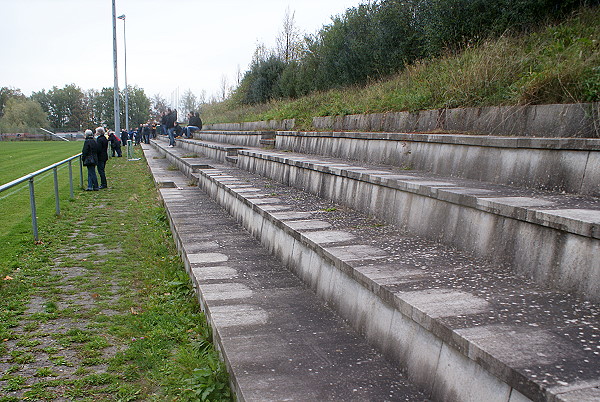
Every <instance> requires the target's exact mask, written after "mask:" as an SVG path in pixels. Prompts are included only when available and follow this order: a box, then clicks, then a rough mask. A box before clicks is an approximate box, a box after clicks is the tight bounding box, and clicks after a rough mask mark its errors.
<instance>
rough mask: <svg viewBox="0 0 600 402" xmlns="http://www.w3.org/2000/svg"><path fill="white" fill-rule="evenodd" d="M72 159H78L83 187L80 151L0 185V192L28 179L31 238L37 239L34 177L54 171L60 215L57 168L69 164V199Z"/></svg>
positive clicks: (57, 209)
mask: <svg viewBox="0 0 600 402" xmlns="http://www.w3.org/2000/svg"><path fill="white" fill-rule="evenodd" d="M74 159H79V179H80V185H81V187H83V164H82V163H81V153H79V154H77V155H74V156H71V157H70V158H67V159H65V160H63V161H60V162H57V163H55V164H53V165H50V166H47V167H45V168H43V169H40V170H38V171H35V172H33V173H29V174H28V175H25V176H23V177H21V178H19V179H16V180H13V181H11V182H10V183H6V184H4V185H2V186H0V193H2V192H3V191H6V190H8V189H10V188H12V187H15V186H18V185H19V184H21V183H25V182H26V181H29V203H30V205H31V224H32V227H33V238H34V239H35V241H38V240H39V236H38V225H37V210H36V207H35V185H34V179H35V177H36V176H39V175H41V174H43V173H46V172H49V171H50V170H53V171H54V198H55V200H56V215H60V197H59V193H58V168H59V167H60V166H62V165H64V164H68V165H69V185H70V195H71V199H73V198H75V196H74V193H73V166H72V164H73V163H72V162H73V160H74Z"/></svg>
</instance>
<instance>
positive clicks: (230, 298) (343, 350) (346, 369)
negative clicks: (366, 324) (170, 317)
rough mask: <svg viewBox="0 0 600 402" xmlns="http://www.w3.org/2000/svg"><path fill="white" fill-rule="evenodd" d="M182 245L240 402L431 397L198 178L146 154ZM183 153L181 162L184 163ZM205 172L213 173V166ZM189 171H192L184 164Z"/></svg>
mask: <svg viewBox="0 0 600 402" xmlns="http://www.w3.org/2000/svg"><path fill="white" fill-rule="evenodd" d="M143 147H144V152H145V155H146V159H147V161H148V164H149V166H150V168H151V170H152V173H153V175H154V176H155V178H156V180H157V183H159V184H160V183H170V186H169V188H165V187H164V186H160V185H159V191H160V194H161V196H162V198H163V201H164V205H165V208H166V210H167V212H168V215H169V219H170V224H171V227H172V229H173V234H174V238H175V240H176V243H177V246H178V248H179V250H180V252H181V255H182V258H183V260H184V262H185V266H186V269H187V270H188V272H189V274H190V276H191V277H192V279H193V281H194V284H195V286H196V290H197V293H198V296H199V298H200V301H201V304H202V307H203V309H204V311H205V313H206V315H207V318H208V320H209V322H210V323H211V326H212V328H213V332H214V340H215V342H216V344H217V345H218V347H219V348H220V350H221V353H222V356H223V358H224V361H225V362H226V364H227V367H228V370H229V373H230V375H231V383H232V386H233V389H234V391H235V393H236V397H237V400H240V401H281V400H313V401H317V400H344V401H346V400H348V401H351V400H356V401H358V400H382V401H384V400H390V401H391V400H394V401H396V400H406V401H423V400H426V397H425V396H424V395H423V394H422V393H421V392H420V391H418V389H417V388H416V387H415V386H414V385H411V384H410V383H409V381H408V380H407V379H406V376H404V375H403V374H402V373H401V372H400V370H399V369H398V368H396V367H395V366H394V365H393V364H391V363H390V362H388V361H387V360H386V359H385V358H384V357H383V356H382V355H381V354H380V353H378V352H376V351H375V350H374V349H373V348H372V347H370V346H369V345H368V344H367V343H366V342H365V340H364V339H362V338H361V337H360V336H358V335H357V334H356V333H355V332H354V331H353V330H352V329H351V328H350V327H349V326H348V325H347V324H345V323H344V322H343V321H342V320H341V319H340V318H338V317H336V316H335V314H333V312H332V311H331V310H330V309H329V308H327V307H325V306H324V305H323V303H322V302H321V301H319V300H318V299H317V297H316V296H315V294H314V293H312V292H311V291H310V290H308V289H306V287H305V286H304V284H303V283H302V282H301V281H300V280H299V279H298V278H296V277H295V276H294V275H293V274H292V273H291V272H290V271H289V270H287V269H285V268H283V267H282V266H281V264H280V263H279V262H278V261H276V259H275V258H274V257H272V256H270V255H269V253H268V252H267V251H266V250H265V249H264V248H262V247H261V246H260V244H259V243H258V242H257V241H256V240H254V239H252V238H251V237H250V236H249V235H248V233H247V232H246V231H245V230H243V229H242V228H241V227H239V226H238V225H237V224H236V223H235V222H234V221H233V220H232V219H231V218H230V217H229V216H227V215H226V213H225V212H224V211H223V209H222V208H220V207H219V206H218V205H217V204H215V203H214V202H213V201H211V200H210V199H208V197H207V196H206V194H205V193H204V192H202V191H201V190H200V189H199V188H198V187H195V186H194V187H191V186H189V176H186V175H184V172H183V171H187V174H188V175H192V174H194V173H192V169H191V168H189V165H194V164H196V163H198V162H199V161H200V159H198V158H195V159H194V158H181V161H183V162H184V163H185V165H188V168H185V169H180V170H176V169H173V168H172V167H173V166H174V165H175V164H174V163H173V161H171V160H168V159H164V158H162V157H161V156H160V155H158V154H157V153H156V151H154V150H153V149H150V148H147V147H146V146H145V145H144V146H143ZM181 155H182V153H180V156H181ZM204 165H207V163H206V161H205V163H204ZM181 166H184V165H183V164H182V165H181Z"/></svg>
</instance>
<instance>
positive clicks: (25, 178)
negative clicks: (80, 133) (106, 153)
mask: <svg viewBox="0 0 600 402" xmlns="http://www.w3.org/2000/svg"><path fill="white" fill-rule="evenodd" d="M80 156H81V152H80V153H78V154H77V155H73V156H71V157H70V158H67V159H65V160H62V161H60V162H56V163H54V164H52V165H50V166H46V167H45V168H42V169H40V170H37V171H35V172H33V173H29V174H27V175H25V176H23V177H20V178H18V179H16V180H13V181H11V182H9V183H6V184H3V185H1V186H0V193H1V192H3V191H5V190H8V189H9V188H11V187H14V186H16V185H18V184H21V183H24V182H26V181H28V180H29V179H31V178H32V177H35V176H39V175H40V174H42V173H46V172H47V171H49V170H52V169H54V168H56V167H59V166H60V165H63V164H65V163H67V162H69V161H72V160H73V159H76V158H79V157H80Z"/></svg>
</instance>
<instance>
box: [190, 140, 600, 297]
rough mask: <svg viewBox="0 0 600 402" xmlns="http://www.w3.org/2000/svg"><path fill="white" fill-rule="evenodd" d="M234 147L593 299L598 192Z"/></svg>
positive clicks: (302, 181)
mask: <svg viewBox="0 0 600 402" xmlns="http://www.w3.org/2000/svg"><path fill="white" fill-rule="evenodd" d="M182 146H185V147H189V148H190V149H194V150H195V151H196V152H198V153H204V151H203V150H204V149H207V147H210V149H211V150H214V149H220V151H218V152H220V154H221V155H223V152H224V151H223V149H226V148H227V147H228V146H230V145H225V144H215V143H208V142H206V141H189V142H187V143H184V144H182ZM237 152H238V158H237V161H236V162H237V164H238V165H239V167H240V168H242V169H244V170H248V171H250V172H254V173H258V174H261V175H263V176H266V177H269V178H272V179H274V180H277V181H280V182H282V183H284V184H287V185H290V186H294V187H298V188H301V189H304V190H306V191H309V192H311V193H313V194H316V195H319V196H321V197H323V198H327V199H331V200H334V201H336V202H339V203H343V204H346V205H348V206H350V207H352V208H354V209H357V210H360V211H363V212H365V213H369V214H374V215H376V216H378V217H380V218H381V219H383V220H385V221H386V222H388V223H392V224H396V225H399V226H401V227H404V228H407V229H409V230H411V231H412V232H414V233H416V234H419V235H422V236H425V237H428V238H431V239H435V240H439V241H442V242H444V243H446V244H450V245H453V246H455V247H458V248H460V249H463V250H469V251H472V252H475V253H476V254H477V255H479V256H482V257H485V258H490V259H492V260H494V261H496V262H499V263H507V264H509V265H510V266H512V267H513V269H515V271H516V272H518V273H519V274H522V275H526V276H528V277H531V278H533V279H534V280H536V281H537V282H538V283H540V284H546V285H550V286H553V287H556V288H558V289H562V290H564V291H567V292H573V293H576V294H578V295H581V296H583V297H586V298H589V299H590V300H594V301H600V258H597V255H598V252H599V251H600V241H599V239H600V198H598V197H591V196H575V195H572V194H556V193H550V192H545V191H541V190H532V189H527V188H515V187H507V186H504V185H499V184H491V183H485V182H481V181H476V180H468V179H460V178H456V177H442V176H440V175H434V174H426V173H423V172H415V171H406V170H403V169H400V168H394V167H391V166H385V165H365V164H364V163H363V164H360V163H358V162H350V161H347V160H340V159H335V158H327V157H324V156H315V155H311V156H306V155H302V154H296V153H291V152H281V151H268V150H264V149H259V148H246V149H238V150H237ZM208 156H210V157H215V156H214V155H212V154H210V153H209V155H208ZM216 158H217V159H219V160H224V159H223V158H219V157H218V156H217V157H216ZM541 244H543V245H544V247H540V245H541Z"/></svg>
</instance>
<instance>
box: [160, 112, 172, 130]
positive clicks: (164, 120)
mask: <svg viewBox="0 0 600 402" xmlns="http://www.w3.org/2000/svg"><path fill="white" fill-rule="evenodd" d="M169 114H171V109H167V111H166V112H163V113H162V116H161V117H160V132H161V133H162V135H168V133H167V116H168V115H169Z"/></svg>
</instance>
